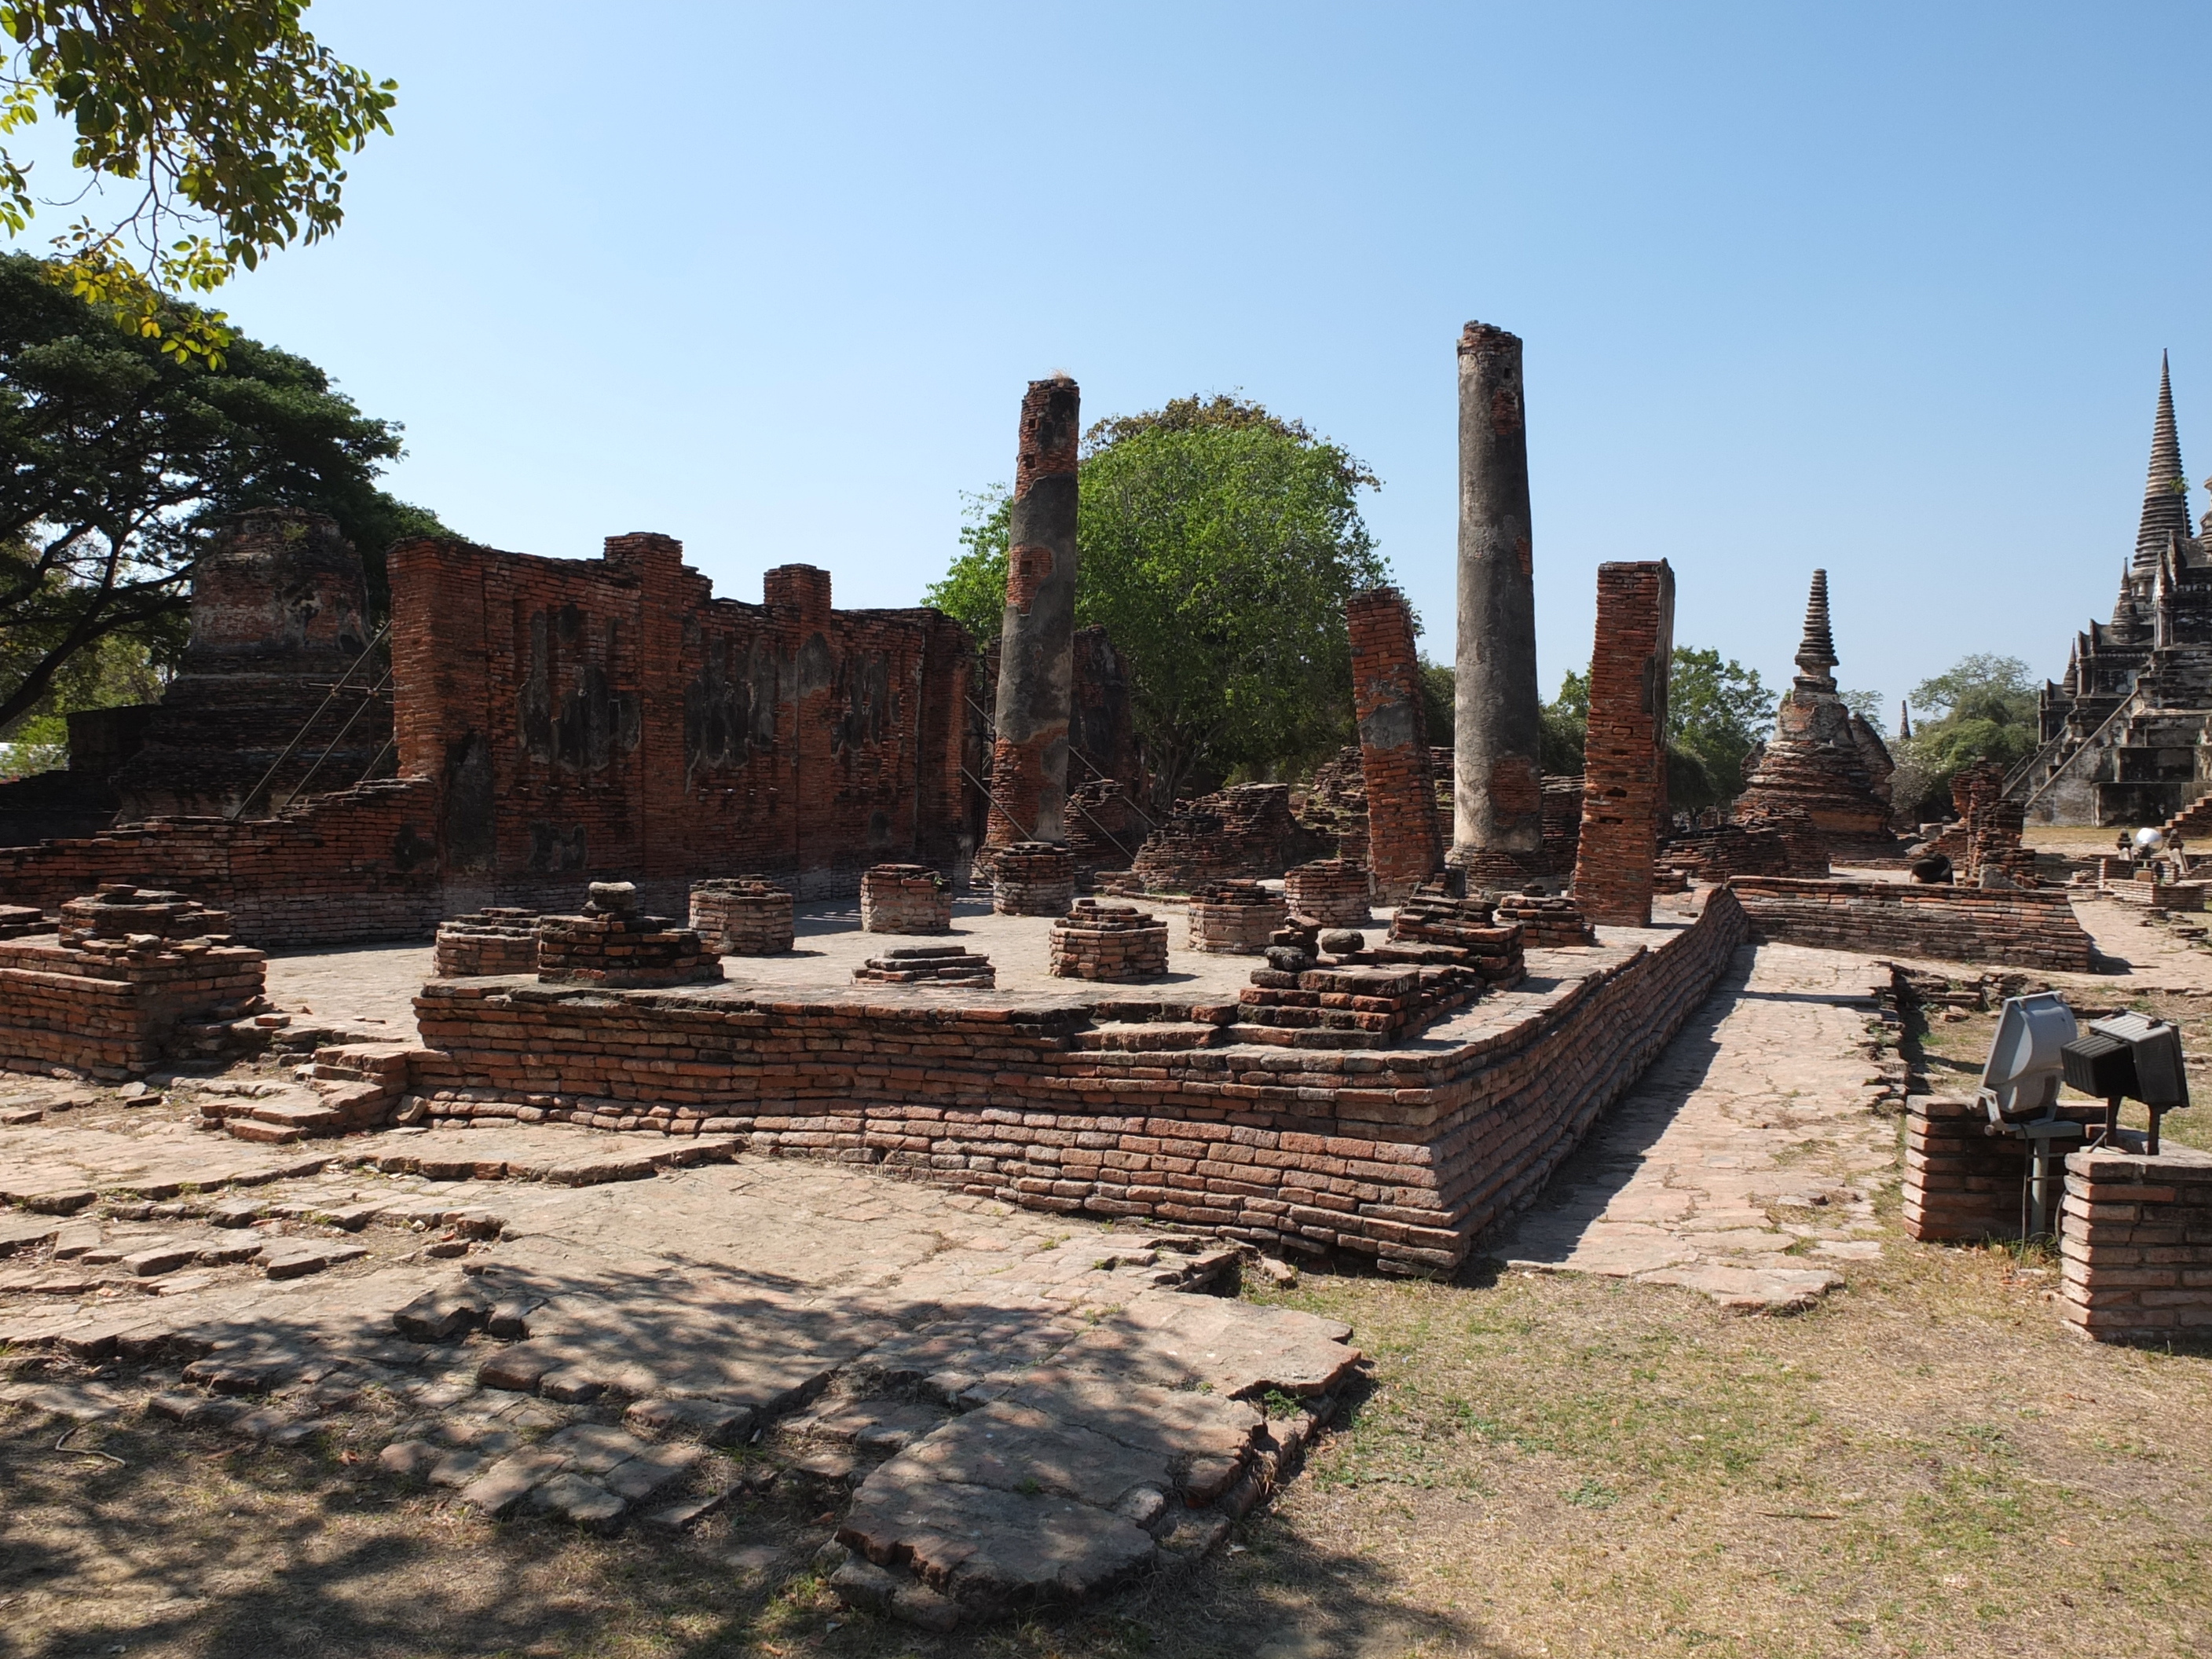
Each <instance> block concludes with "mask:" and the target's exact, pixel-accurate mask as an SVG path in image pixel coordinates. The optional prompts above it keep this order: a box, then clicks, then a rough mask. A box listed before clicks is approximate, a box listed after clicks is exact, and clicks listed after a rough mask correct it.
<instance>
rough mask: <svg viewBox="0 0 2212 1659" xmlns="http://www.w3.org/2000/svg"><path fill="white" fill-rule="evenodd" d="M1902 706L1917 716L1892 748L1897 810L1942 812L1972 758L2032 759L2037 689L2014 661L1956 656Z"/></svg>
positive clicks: (2004, 763) (2038, 732) (2005, 762)
mask: <svg viewBox="0 0 2212 1659" xmlns="http://www.w3.org/2000/svg"><path fill="white" fill-rule="evenodd" d="M1908 701H1909V702H1911V706H1912V707H1913V708H1915V709H1916V710H1920V711H1923V712H1922V714H1921V716H1920V719H1919V720H1918V721H1917V723H1916V724H1915V725H1914V726H1913V729H1912V736H1911V738H1909V739H1907V740H1905V742H1903V743H1901V744H1899V745H1898V749H1899V754H1898V773H1899V775H1898V776H1897V778H1895V779H1894V780H1893V781H1892V783H1891V793H1892V794H1893V797H1894V798H1895V799H1896V801H1897V804H1898V805H1899V807H1900V808H1901V809H1904V810H1905V811H1919V812H1922V813H1935V814H1941V813H1942V812H1943V811H1946V810H1948V807H1949V805H1950V788H1951V779H1952V776H1953V775H1954V774H1955V773H1956V772H1957V771H1958V770H1959V769H1960V768H1961V767H1965V766H1969V765H1972V763H1975V762H1977V761H1995V762H1996V763H1998V764H1999V765H2001V766H2007V767H2009V766H2011V765H2013V764H2014V763H2015V762H2018V761H2022V760H2025V759H2027V757H2028V756H2030V755H2032V754H2033V753H2034V752H2035V750H2036V748H2037V745H2038V744H2039V741H2040V739H2041V728H2040V726H2039V724H2038V716H2037V708H2036V702H2037V699H2036V687H2035V684H2034V682H2033V680H2031V679H2030V678H2029V677H2028V671H2027V664H2026V663H2024V662H2022V661H2021V659H2019V658H2018V657H2000V656H1995V655H1991V654H1990V653H1986V652H1982V653H1975V654H1974V655H1972V656H1969V657H1961V658H1960V659H1959V660H1958V661H1957V662H1956V663H1954V665H1952V666H1951V667H1950V668H1948V669H1947V670H1946V671H1944V672H1942V673H1941V674H1937V675H1935V676H1934V677H1932V678H1929V679H1924V680H1923V681H1921V682H1920V684H1917V685H1916V686H1914V687H1913V688H1912V692H1911V696H1910V698H1909V700H1908ZM1926 711H1933V713H1932V717H1931V714H1929V712H1926Z"/></svg>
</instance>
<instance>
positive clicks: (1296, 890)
mask: <svg viewBox="0 0 2212 1659" xmlns="http://www.w3.org/2000/svg"><path fill="white" fill-rule="evenodd" d="M1367 886H1368V878H1367V872H1366V871H1365V870H1364V869H1362V868H1361V867H1360V866H1358V865H1357V864H1348V863H1346V861H1345V860H1342V859H1316V860H1313V862H1311V863H1310V864H1301V865H1300V866H1297V869H1295V870H1291V871H1289V872H1286V873H1285V875H1284V877H1283V896H1284V897H1285V899H1286V900H1288V901H1289V902H1290V907H1291V909H1292V910H1294V911H1296V912H1297V914H1298V915H1302V916H1311V917H1312V918H1313V919H1314V920H1315V921H1317V922H1319V923H1321V925H1322V927H1364V926H1365V925H1366V924H1367V923H1368V922H1370V921H1372V920H1373V919H1374V913H1373V912H1372V911H1371V910H1370V908H1368V891H1367ZM1408 890H1411V884H1409V885H1408Z"/></svg>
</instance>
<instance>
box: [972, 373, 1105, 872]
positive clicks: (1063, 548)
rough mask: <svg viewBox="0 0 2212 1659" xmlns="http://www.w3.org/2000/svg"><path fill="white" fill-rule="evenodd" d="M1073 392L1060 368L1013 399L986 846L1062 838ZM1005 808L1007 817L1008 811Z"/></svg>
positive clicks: (1077, 408)
mask: <svg viewBox="0 0 2212 1659" xmlns="http://www.w3.org/2000/svg"><path fill="white" fill-rule="evenodd" d="M1081 430H1082V421H1081V397H1080V394H1079V392H1078V390H1077V388H1076V385H1075V382H1074V381H1073V380H1069V379H1067V378H1066V376H1065V375H1061V376H1059V377H1057V378H1055V379H1053V380H1031V381H1030V389H1029V395H1028V396H1027V397H1025V398H1023V399H1022V425H1021V444H1020V449H1019V453H1018V456H1017V459H1016V460H1015V464H1014V501H1013V513H1012V520H1011V522H1010V524H1009V526H1008V533H1007V555H1006V622H1005V625H1004V631H1003V632H1002V633H1001V635H1000V646H999V704H998V711H997V725H998V738H997V743H996V745H995V747H994V750H993V753H992V757H991V793H992V794H993V795H994V796H996V797H997V802H998V804H996V805H994V806H993V807H992V809H991V818H990V828H989V829H988V831H987V833H986V835H985V836H984V842H985V845H986V846H987V847H1005V846H1010V845H1012V843H1013V842H1018V841H1051V842H1059V841H1065V840H1066V838H1067V829H1066V803H1067V725H1068V716H1069V711H1070V709H1071V708H1072V706H1073V701H1074V695H1073V693H1074V678H1075V511H1076V507H1075V444H1076V439H1077V438H1078V436H1079V435H1080V433H1081ZM1009 814H1012V817H1009V816H1008V815H1009Z"/></svg>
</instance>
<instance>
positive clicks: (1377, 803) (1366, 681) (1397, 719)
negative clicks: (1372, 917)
mask: <svg viewBox="0 0 2212 1659" xmlns="http://www.w3.org/2000/svg"><path fill="white" fill-rule="evenodd" d="M1344 616H1345V621H1346V624H1347V625H1348V626H1349V627H1350V629H1351V630H1352V712H1353V713H1354V714H1356V715H1357V716H1358V720H1359V770H1360V775H1361V777H1362V779H1363V780H1364V781H1365V783H1366V786H1367V863H1368V868H1369V869H1370V870H1371V871H1373V872H1374V874H1375V890H1376V895H1377V896H1380V897H1382V898H1383V899H1385V900H1395V899H1400V898H1403V897H1404V896H1406V895H1407V893H1410V892H1411V891H1413V889H1414V888H1416V887H1418V886H1419V885H1420V884H1421V883H1423V882H1424V881H1426V880H1427V879H1428V878H1430V877H1431V876H1432V875H1434V874H1435V873H1436V872H1437V871H1439V870H1441V869H1443V866H1444V843H1443V835H1442V833H1441V826H1440V824H1439V823H1438V821H1437V810H1436V804H1435V803H1436V795H1437V782H1436V774H1435V771H1434V769H1433V768H1432V766H1431V761H1430V757H1429V738H1428V732H1427V728H1426V726H1425V722H1424V720H1423V719H1422V716H1421V678H1420V677H1421V659H1420V656H1419V653H1418V652H1417V651H1416V650H1415V648H1414V646H1413V610H1412V608H1411V607H1410V606H1409V605H1407V603H1406V599H1405V596H1404V595H1403V594H1401V593H1400V592H1398V590H1397V589H1395V588H1394V587H1376V588H1369V589H1366V590H1364V591H1363V592H1358V593H1354V594H1353V595H1352V597H1351V598H1350V599H1347V600H1346V601H1345V606H1344Z"/></svg>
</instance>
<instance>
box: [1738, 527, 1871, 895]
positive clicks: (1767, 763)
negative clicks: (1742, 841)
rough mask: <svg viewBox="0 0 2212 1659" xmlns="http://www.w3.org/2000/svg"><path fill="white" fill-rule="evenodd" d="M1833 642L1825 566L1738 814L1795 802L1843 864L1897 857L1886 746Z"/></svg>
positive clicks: (1817, 578) (1817, 579) (1808, 603)
mask: <svg viewBox="0 0 2212 1659" xmlns="http://www.w3.org/2000/svg"><path fill="white" fill-rule="evenodd" d="M1835 669H1836V642H1835V636H1834V634H1833V632H1832V629H1830V626H1829V622H1828V573H1827V572H1826V571H1825V570H1815V571H1814V573H1813V592H1812V594H1811V597H1810V598H1809V599H1807V601H1806V604H1805V637H1804V639H1803V640H1802V641H1801V642H1800V643H1799V645H1798V647H1797V674H1796V678H1795V679H1793V680H1792V681H1791V682H1790V690H1789V691H1788V693H1787V694H1786V695H1785V696H1784V697H1783V699H1782V707H1781V708H1780V710H1779V711H1778V714H1777V716H1776V719H1775V722H1774V735H1773V737H1772V738H1770V739H1769V740H1768V742H1767V744H1766V748H1765V752H1764V753H1763V754H1762V755H1761V756H1760V757H1759V759H1758V762H1757V763H1756V767H1755V769H1754V770H1753V773H1752V775H1751V781H1750V783H1749V784H1748V786H1747V787H1746V788H1745V790H1744V792H1743V793H1742V794H1741V795H1740V796H1738V797H1737V798H1736V803H1735V813H1736V816H1738V817H1742V816H1744V815H1746V814H1748V813H1754V812H1768V811H1778V810H1780V809H1784V808H1789V807H1795V808H1796V809H1798V810H1799V811H1803V812H1805V813H1806V814H1807V815H1808V816H1809V817H1811V818H1812V820H1813V823H1814V828H1815V829H1818V830H1819V831H1820V838H1821V839H1822V840H1823V841H1824V842H1826V843H1827V848H1828V855H1829V856H1830V857H1831V858H1832V859H1833V860H1837V861H1838V862H1839V863H1845V864H1848V863H1850V862H1853V861H1854V860H1858V859H1865V858H1894V857H1896V856H1897V854H1898V840H1897V837H1896V836H1893V834H1891V833H1890V829H1889V778H1890V773H1891V771H1892V769H1893V767H1892V763H1891V761H1890V758H1889V750H1887V748H1886V747H1885V746H1884V745H1883V744H1882V741H1881V737H1880V736H1879V735H1878V734H1877V733H1876V732H1875V730H1874V728H1873V727H1872V726H1869V725H1868V724H1867V723H1866V722H1865V721H1864V720H1862V719H1860V718H1859V717H1858V716H1857V714H1853V713H1852V712H1851V710H1850V706H1849V705H1848V704H1846V703H1845V702H1844V699H1843V696H1842V694H1841V693H1839V692H1838V690H1836V675H1835Z"/></svg>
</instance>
